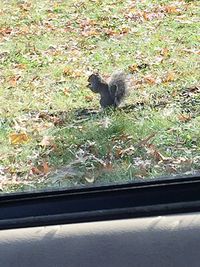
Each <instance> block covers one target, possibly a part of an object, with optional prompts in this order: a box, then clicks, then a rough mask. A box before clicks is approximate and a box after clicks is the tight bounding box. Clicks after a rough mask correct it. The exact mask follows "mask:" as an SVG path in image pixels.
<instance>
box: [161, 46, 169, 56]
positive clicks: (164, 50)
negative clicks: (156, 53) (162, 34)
mask: <svg viewBox="0 0 200 267" xmlns="http://www.w3.org/2000/svg"><path fill="white" fill-rule="evenodd" d="M160 54H161V56H163V57H168V56H169V49H168V48H167V47H165V48H163V49H162V50H161V52H160Z"/></svg>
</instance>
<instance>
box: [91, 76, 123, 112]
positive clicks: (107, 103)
mask: <svg viewBox="0 0 200 267" xmlns="http://www.w3.org/2000/svg"><path fill="white" fill-rule="evenodd" d="M88 82H89V84H88V87H89V88H90V89H91V90H92V91H93V92H94V93H99V94H100V96H101V98H100V105H101V107H102V108H106V107H115V108H116V107H118V106H119V104H120V103H121V101H122V100H123V98H124V97H125V95H126V92H127V85H126V78H125V74H124V73H123V72H116V73H114V74H113V75H112V76H111V80H110V82H109V83H107V82H105V81H104V80H103V79H102V78H101V77H100V75H99V74H92V75H90V77H89V78H88Z"/></svg>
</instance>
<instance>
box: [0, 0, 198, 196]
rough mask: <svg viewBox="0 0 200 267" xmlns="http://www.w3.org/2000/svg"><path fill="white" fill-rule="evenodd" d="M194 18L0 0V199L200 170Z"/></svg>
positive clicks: (180, 6)
mask: <svg viewBox="0 0 200 267" xmlns="http://www.w3.org/2000/svg"><path fill="white" fill-rule="evenodd" d="M199 18H200V4H199V1H198V0H196V1H195V0H194V1H189V0H187V1H186V0H185V1H175V0H162V1H160V0H159V1H155V0H154V1H153V0H143V1H139V0H138V1H129V0H128V1H122V0H115V1H107V0H106V1H100V0H97V1H92V0H80V1H70V0H68V1H64V0H63V1H62V0H60V1H59V0H57V1H51V0H44V1H37V0H29V1H18V0H9V1H8V0H7V1H6V0H1V2H0V102H1V105H0V191H1V192H2V193H6V192H19V191H33V190H39V189H40V190H41V189H42V190H45V189H47V188H48V189H49V188H54V189H56V188H68V187H72V186H80V185H81V186H82V185H84V186H88V185H101V184H109V183H121V182H134V181H137V182H138V181H141V182H143V181H146V180H148V179H162V177H166V176H167V177H175V176H176V175H180V174H181V175H182V174H184V175H187V174H190V175H193V174H196V173H198V171H199V167H200V155H199V149H200V131H199V126H200V115H199V114H200V84H199V70H200V65H199V62H200V60H199V56H200V47H199V28H200V20H199ZM113 73H114V75H112V74H113ZM92 74H93V75H92ZM91 75H92V76H91ZM124 95H125V96H124Z"/></svg>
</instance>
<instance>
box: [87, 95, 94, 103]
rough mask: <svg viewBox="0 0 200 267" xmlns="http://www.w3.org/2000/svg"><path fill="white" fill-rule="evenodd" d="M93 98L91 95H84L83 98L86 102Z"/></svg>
mask: <svg viewBox="0 0 200 267" xmlns="http://www.w3.org/2000/svg"><path fill="white" fill-rule="evenodd" d="M93 99H94V97H93V96H92V95H86V96H85V100H86V101H87V102H91V101H92V100H93Z"/></svg>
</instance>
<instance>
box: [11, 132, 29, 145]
mask: <svg viewBox="0 0 200 267" xmlns="http://www.w3.org/2000/svg"><path fill="white" fill-rule="evenodd" d="M9 140H10V143H11V144H12V145H19V144H24V143H27V142H28V141H29V140H30V137H29V136H28V134H27V133H25V132H21V133H11V134H10V135H9Z"/></svg>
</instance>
